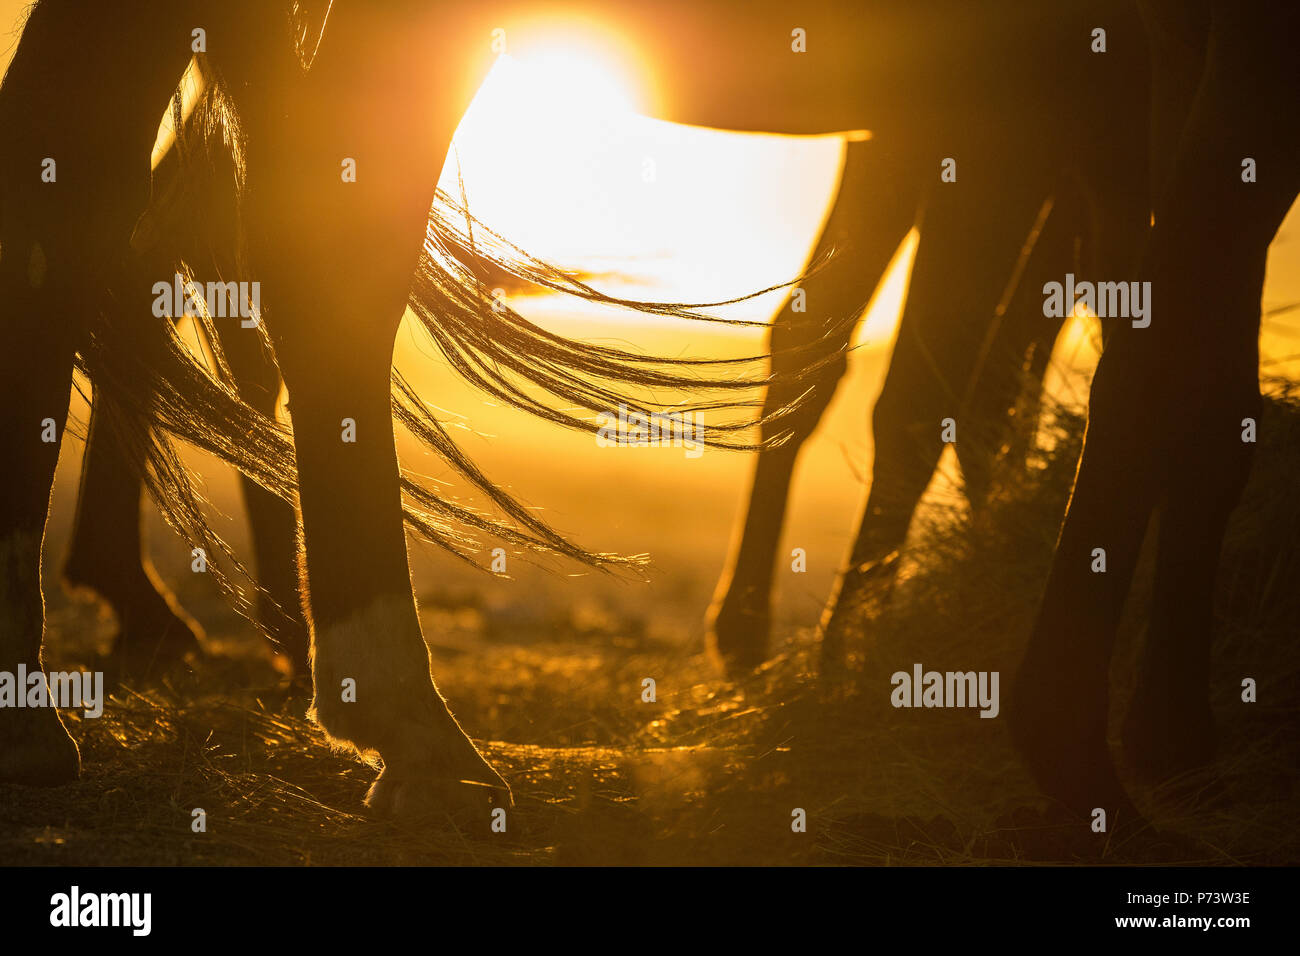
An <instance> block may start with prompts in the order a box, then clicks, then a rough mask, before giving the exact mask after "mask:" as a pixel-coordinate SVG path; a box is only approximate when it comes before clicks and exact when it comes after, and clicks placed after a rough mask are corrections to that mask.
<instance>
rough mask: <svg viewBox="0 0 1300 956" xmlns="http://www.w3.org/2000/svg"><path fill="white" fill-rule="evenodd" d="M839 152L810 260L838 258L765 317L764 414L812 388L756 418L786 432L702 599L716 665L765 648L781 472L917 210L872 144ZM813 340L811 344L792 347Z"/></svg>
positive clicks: (752, 656) (780, 513)
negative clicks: (768, 361)
mask: <svg viewBox="0 0 1300 956" xmlns="http://www.w3.org/2000/svg"><path fill="white" fill-rule="evenodd" d="M844 162H845V166H844V174H843V177H842V179H841V183H840V190H839V195H838V196H837V198H836V201H835V206H834V208H833V209H832V211H831V215H830V217H829V219H828V221H827V224H826V228H825V229H824V230H823V233H822V236H821V239H820V240H819V242H818V246H817V253H816V255H815V256H814V261H817V260H819V258H820V256H822V255H825V254H830V253H831V252H832V251H834V252H838V253H839V254H840V258H838V259H837V260H836V261H833V262H832V263H831V264H830V265H829V266H828V267H826V268H825V269H824V270H823V271H821V272H819V273H817V274H815V275H813V276H811V277H810V278H809V279H808V280H807V281H806V282H804V283H803V284H802V285H801V286H800V291H801V292H802V299H803V302H802V306H803V307H804V308H806V310H807V311H795V307H794V306H795V299H794V298H793V297H792V298H790V299H787V300H786V302H785V304H784V305H783V306H782V309H781V312H780V314H779V315H778V316H777V317H776V320H775V321H774V322H773V324H772V332H771V338H770V348H769V351H770V352H771V355H772V372H773V374H774V375H778V376H781V377H782V378H783V379H785V380H784V381H783V380H778V381H776V382H774V383H773V384H771V385H770V386H768V390H767V395H766V397H765V401H764V405H763V413H764V415H770V414H773V413H775V412H776V411H777V410H778V409H780V408H782V407H784V406H785V405H787V404H789V403H790V402H792V401H794V400H795V399H796V398H798V397H799V396H800V395H801V394H803V393H804V392H805V391H808V390H810V389H811V392H810V394H809V395H807V396H806V397H805V398H804V403H803V405H801V406H800V407H799V409H798V410H797V411H796V412H795V413H794V414H793V415H791V416H789V417H787V418H786V419H785V420H783V421H778V422H771V423H768V424H765V425H764V426H763V438H764V439H765V440H767V439H771V438H772V437H773V435H774V434H776V433H778V432H780V431H782V430H788V432H789V437H788V440H787V441H786V442H785V443H783V444H781V445H779V446H776V447H770V448H764V449H763V450H762V451H760V452H759V454H758V460H757V462H756V464H755V468H754V478H753V482H752V484H751V486H750V492H749V503H748V506H747V508H746V512H745V522H744V525H743V526H742V529H741V533H740V537H739V540H738V542H737V543H736V545H735V547H733V549H732V552H731V557H730V562H729V566H728V567H727V569H726V570H725V571H724V572H723V574H722V577H721V579H720V580H719V582H718V587H717V591H716V594H715V597H714V603H713V605H712V607H711V608H710V609H709V615H708V622H707V628H708V630H707V636H706V642H707V647H708V650H709V654H710V656H711V657H712V658H713V659H714V662H715V664H716V665H717V666H718V667H720V668H722V669H726V668H727V667H731V668H735V669H740V670H747V669H749V668H752V667H754V666H756V665H758V664H760V663H762V662H763V660H764V659H765V658H766V657H767V652H768V641H769V631H770V628H771V593H772V577H773V568H774V565H775V562H776V551H777V547H778V546H779V544H780V539H781V526H782V524H783V523H784V521H785V511H786V504H787V501H788V499H789V494H790V480H791V476H792V474H793V472H794V466H795V461H796V459H797V458H798V456H799V451H800V449H801V448H802V447H803V443H804V442H805V441H806V440H807V438H808V436H809V435H811V434H812V432H813V430H814V429H815V428H816V427H817V423H818V421H819V420H820V419H821V416H822V413H823V412H825V410H826V407H827V405H829V404H830V400H831V397H832V396H833V395H834V393H835V388H836V386H837V385H838V383H839V380H840V378H841V377H842V376H843V374H844V370H845V367H846V365H847V357H846V355H845V350H846V349H847V348H848V342H849V337H850V335H851V333H852V331H853V328H852V326H851V325H850V324H849V323H847V322H842V320H843V319H845V318H846V317H848V316H850V315H853V314H855V313H856V312H857V311H860V310H861V309H862V307H863V306H864V305H865V303H866V301H867V299H868V298H869V296H870V294H871V290H872V289H873V288H875V286H876V285H877V284H878V282H879V281H880V277H881V276H882V275H883V273H884V271H885V269H886V268H887V267H888V265H889V260H890V257H891V256H892V255H893V253H894V251H895V249H896V248H897V246H898V242H899V239H900V238H901V237H902V235H903V234H904V233H905V232H906V231H907V228H908V227H909V226H910V224H911V222H912V219H913V217H914V215H915V212H916V201H917V197H916V195H915V192H914V191H912V190H909V189H908V187H907V180H906V179H905V178H904V176H903V174H902V173H901V171H900V170H899V168H898V167H897V164H896V162H894V161H892V160H891V158H890V157H888V156H887V155H883V154H882V151H881V149H880V147H879V146H877V145H875V144H872V143H857V142H854V143H849V144H848V146H847V149H846V154H845V161H844ZM873 202H875V203H877V205H876V206H874V207H873V206H872V205H871V204H872V203H873ZM828 322H830V323H835V322H841V326H840V328H838V329H837V330H836V332H835V334H833V335H826V324H827V323H828ZM819 337H821V338H820V340H819ZM814 344H815V348H814V349H813V350H812V351H801V352H797V353H796V352H794V351H792V350H794V349H806V348H807V347H808V346H814ZM828 355H834V356H835V358H834V360H833V361H832V362H831V363H830V364H828V365H826V366H825V367H824V368H823V369H821V370H820V371H819V372H818V373H817V374H816V376H815V377H814V378H810V379H805V380H803V381H793V380H792V379H793V378H794V377H795V376H796V375H797V374H798V373H799V371H800V369H801V368H803V367H804V365H806V364H808V363H810V362H811V361H813V360H815V359H818V358H824V357H826V356H828Z"/></svg>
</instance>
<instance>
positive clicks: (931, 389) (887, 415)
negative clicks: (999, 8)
mask: <svg viewBox="0 0 1300 956" xmlns="http://www.w3.org/2000/svg"><path fill="white" fill-rule="evenodd" d="M970 157H971V158H970V159H969V160H968V161H967V163H966V165H965V167H964V168H965V169H969V170H970V173H969V174H968V175H969V176H970V177H971V178H970V179H968V180H966V181H965V182H966V183H970V185H965V184H949V185H944V186H940V187H938V189H939V194H938V195H937V197H936V199H935V201H934V202H933V203H932V207H931V208H930V209H928V210H927V211H926V213H925V218H924V220H923V223H922V227H921V242H920V245H919V247H918V248H917V253H916V262H915V265H914V266H913V271H912V281H911V284H910V287H909V290H908V295H907V302H906V305H905V306H904V309H903V315H902V318H901V320H900V323H899V330H898V336H897V341H896V343H895V345H894V352H893V355H892V357H891V358H890V363H889V370H888V372H887V373H886V375H885V382H884V386H883V387H882V389H881V392H880V397H879V398H878V399H877V400H876V405H875V408H874V410H873V412H872V435H873V440H874V445H875V457H874V462H873V465H872V478H871V487H870V491H869V493H868V495H867V501H866V505H865V508H864V510H863V514H862V518H861V523H860V525H859V529H858V533H857V536H856V538H855V540H854V542H853V546H852V549H851V550H850V552H849V556H848V560H847V562H846V566H845V568H844V569H843V570H842V571H841V573H840V575H839V577H838V579H837V581H836V583H835V586H834V588H833V590H832V592H831V595H830V598H829V600H828V603H827V606H826V609H825V611H824V612H823V614H822V619H821V625H820V629H821V634H822V641H823V659H824V660H825V661H826V662H827V663H828V664H833V662H834V661H836V660H837V659H838V657H839V656H840V653H841V649H842V648H843V645H844V639H845V636H846V634H847V629H848V628H849V627H851V625H852V624H853V618H854V616H855V612H856V611H858V610H860V609H861V607H862V605H863V602H864V600H865V599H866V597H867V596H868V595H869V594H870V593H871V592H872V591H873V590H874V589H875V587H876V586H877V585H879V584H883V585H884V586H885V587H886V588H887V587H888V586H889V584H890V582H892V580H893V572H894V568H895V566H896V561H895V558H896V556H897V551H898V549H899V548H900V547H901V546H902V543H903V540H904V538H905V537H906V536H907V529H908V526H909V524H910V523H911V519H912V513H913V511H914V510H915V508H916V505H917V503H918V502H919V501H920V499H921V495H922V494H923V493H924V491H925V488H926V485H927V484H929V481H930V477H931V475H932V474H933V473H934V469H935V466H936V465H937V464H938V461H939V456H940V454H941V452H942V451H943V447H944V442H943V439H942V430H943V424H942V422H943V420H944V419H945V418H952V419H953V420H954V421H955V422H956V427H957V436H956V437H957V441H958V442H959V443H960V442H961V441H962V440H963V436H964V435H965V429H964V428H963V425H962V422H963V419H964V409H962V408H961V407H960V406H961V405H962V402H963V396H964V392H965V389H966V385H967V383H968V382H969V381H970V379H971V376H972V374H973V373H974V366H975V364H976V359H977V356H978V354H979V353H980V351H981V343H982V342H983V340H984V338H985V336H986V335H987V333H988V330H989V328H990V324H991V323H992V322H993V321H994V320H995V313H996V309H997V307H998V304H999V302H1000V301H1001V298H1002V296H1003V294H1004V292H1005V289H1006V286H1007V278H1008V276H1010V275H1011V274H1012V270H1013V267H1014V266H1015V264H1016V262H1017V260H1018V257H1019V256H1020V253H1021V250H1022V248H1023V246H1024V242H1025V237H1026V235H1027V234H1028V233H1029V231H1030V229H1031V227H1032V225H1033V223H1034V222H1035V218H1036V216H1037V214H1038V211H1039V209H1040V207H1041V204H1042V198H1043V197H1044V196H1045V195H1047V192H1048V184H1047V183H1046V182H1045V181H1043V177H1039V176H1034V175H1032V174H1030V173H1024V174H1022V177H1021V178H1020V179H1019V180H1018V181H1016V182H1010V181H1008V180H1007V179H1006V178H1005V177H1004V176H1002V175H1000V174H999V172H998V170H997V167H996V164H995V161H993V160H992V159H991V157H989V156H987V155H986V156H985V161H983V162H982V161H980V159H978V158H977V154H976V153H975V152H974V151H973V150H972V152H971V154H970ZM979 183H983V185H979ZM945 190H951V192H944V191H945ZM990 209H994V210H996V211H997V214H996V215H993V216H990V214H989V210H990Z"/></svg>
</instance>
